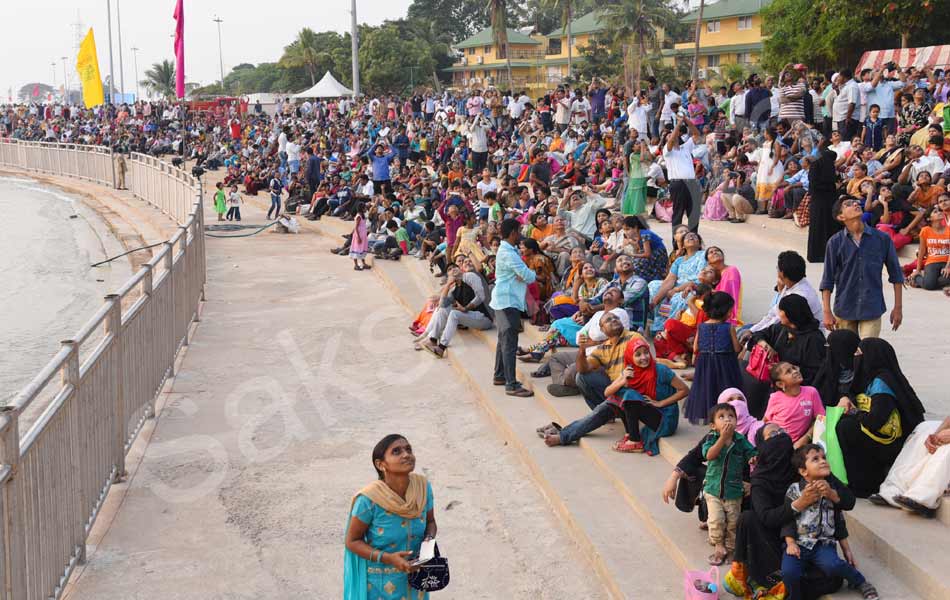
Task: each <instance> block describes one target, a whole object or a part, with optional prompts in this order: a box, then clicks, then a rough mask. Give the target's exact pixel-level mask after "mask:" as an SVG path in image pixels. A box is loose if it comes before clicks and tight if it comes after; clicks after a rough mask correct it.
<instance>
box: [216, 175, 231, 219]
mask: <svg viewBox="0 0 950 600" xmlns="http://www.w3.org/2000/svg"><path fill="white" fill-rule="evenodd" d="M214 187H216V188H217V190H216V191H215V192H214V212H216V213H217V214H218V220H219V221H223V220H224V213H226V212H227V211H228V207H227V196H226V194H225V193H224V182H223V181H219V182H217V183H216V184H214Z"/></svg>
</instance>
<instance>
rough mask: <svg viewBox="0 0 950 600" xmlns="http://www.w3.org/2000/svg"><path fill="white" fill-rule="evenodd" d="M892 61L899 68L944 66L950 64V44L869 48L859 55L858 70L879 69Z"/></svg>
mask: <svg viewBox="0 0 950 600" xmlns="http://www.w3.org/2000/svg"><path fill="white" fill-rule="evenodd" d="M892 61H893V62H894V63H896V64H897V66H898V67H900V68H901V69H906V68H907V67H917V68H918V69H922V68H928V69H933V68H946V67H948V66H950V46H925V47H923V48H896V49H892V50H871V51H868V52H865V53H864V55H863V56H862V57H861V61H860V62H859V63H858V71H860V70H862V69H880V68H882V67H883V66H884V65H886V64H887V63H888V62H892Z"/></svg>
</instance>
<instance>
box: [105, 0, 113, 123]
mask: <svg viewBox="0 0 950 600" xmlns="http://www.w3.org/2000/svg"><path fill="white" fill-rule="evenodd" d="M106 18H107V19H108V20H109V96H108V98H109V99H108V101H107V103H108V104H113V100H114V98H113V96H114V94H113V93H112V90H114V89H115V69H114V67H113V65H112V0H106Z"/></svg>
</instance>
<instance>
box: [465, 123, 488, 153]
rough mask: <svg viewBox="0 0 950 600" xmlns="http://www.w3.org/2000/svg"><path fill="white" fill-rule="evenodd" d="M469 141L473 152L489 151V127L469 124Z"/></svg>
mask: <svg viewBox="0 0 950 600" xmlns="http://www.w3.org/2000/svg"><path fill="white" fill-rule="evenodd" d="M467 137H468V142H469V144H470V147H471V149H472V152H488V128H487V127H485V126H483V125H474V124H473V125H469V127H468V136H467Z"/></svg>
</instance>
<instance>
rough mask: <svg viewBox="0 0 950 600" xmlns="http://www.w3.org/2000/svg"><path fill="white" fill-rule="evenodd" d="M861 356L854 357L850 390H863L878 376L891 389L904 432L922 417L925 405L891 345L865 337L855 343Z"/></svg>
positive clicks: (884, 341) (915, 424)
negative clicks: (905, 373) (906, 375)
mask: <svg viewBox="0 0 950 600" xmlns="http://www.w3.org/2000/svg"><path fill="white" fill-rule="evenodd" d="M858 348H860V349H861V354H860V356H858V357H857V360H856V361H855V369H854V381H853V382H852V384H851V390H852V391H853V392H854V393H855V394H863V393H865V392H866V391H867V389H868V386H870V385H871V382H872V381H874V380H875V379H881V380H882V381H883V382H884V383H886V384H887V387H889V388H891V390H892V391H893V392H894V397H895V403H896V404H897V410H898V412H900V415H901V425H902V428H903V430H904V432H905V433H906V434H908V435H909V434H910V432H911V431H913V429H914V427H917V425H919V424H920V422H921V421H923V420H924V412H925V410H924V405H923V404H922V403H921V402H920V398H918V397H917V393H916V392H915V391H914V388H912V387H911V385H910V383H909V382H908V381H907V378H906V377H904V373H903V371H901V367H900V364H898V362H897V354H896V353H895V352H894V347H893V346H891V345H890V344H889V343H888V342H887V341H886V340H882V339H880V338H865V339H863V340H861V343H860V344H859V345H858Z"/></svg>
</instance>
